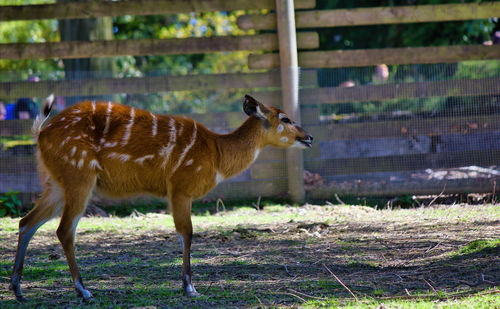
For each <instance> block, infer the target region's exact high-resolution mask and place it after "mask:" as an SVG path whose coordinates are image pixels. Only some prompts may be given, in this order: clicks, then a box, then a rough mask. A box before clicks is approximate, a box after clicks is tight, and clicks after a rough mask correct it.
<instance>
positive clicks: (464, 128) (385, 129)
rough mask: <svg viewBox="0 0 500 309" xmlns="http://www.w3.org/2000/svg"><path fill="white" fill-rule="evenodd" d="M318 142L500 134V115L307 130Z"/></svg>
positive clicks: (345, 125)
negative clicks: (494, 132)
mask: <svg viewBox="0 0 500 309" xmlns="http://www.w3.org/2000/svg"><path fill="white" fill-rule="evenodd" d="M305 128H306V129H307V130H308V131H309V133H311V134H312V135H313V136H314V138H315V140H319V141H325V140H356V139H369V138H408V137H412V136H438V135H443V134H464V135H465V134H471V133H486V132H492V131H500V115H479V116H463V117H433V118H420V117H418V116H415V118H412V119H403V120H385V121H365V122H354V123H333V124H326V125H315V126H306V127H305Z"/></svg>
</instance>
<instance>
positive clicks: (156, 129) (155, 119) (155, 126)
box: [150, 113, 158, 136]
mask: <svg viewBox="0 0 500 309" xmlns="http://www.w3.org/2000/svg"><path fill="white" fill-rule="evenodd" d="M150 114H151V117H153V128H152V129H151V134H152V135H153V136H156V133H157V132H158V119H157V118H156V115H155V114H153V113H150Z"/></svg>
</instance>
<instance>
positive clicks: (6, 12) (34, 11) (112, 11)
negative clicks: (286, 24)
mask: <svg viewBox="0 0 500 309" xmlns="http://www.w3.org/2000/svg"><path fill="white" fill-rule="evenodd" d="M294 3H295V8H297V9H308V8H314V7H315V6H316V0H295V1H294ZM275 7H276V4H275V1H274V0H253V1H248V0H231V1H227V0H203V1H199V0H139V1H137V0H121V1H86V2H58V3H54V4H40V5H9V6H2V7H1V9H0V21H12V20H32V19H72V18H94V17H103V16H123V15H163V14H177V13H189V12H214V11H235V10H263V9H267V10H273V9H274V8H275Z"/></svg>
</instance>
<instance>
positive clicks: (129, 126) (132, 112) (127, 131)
mask: <svg viewBox="0 0 500 309" xmlns="http://www.w3.org/2000/svg"><path fill="white" fill-rule="evenodd" d="M134 118H135V109H134V108H133V107H132V108H131V109H130V120H129V122H128V123H127V126H125V134H124V135H123V140H122V146H125V145H127V143H128V139H129V138H130V133H131V132H132V126H133V125H134Z"/></svg>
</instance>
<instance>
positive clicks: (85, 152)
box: [82, 150, 87, 158]
mask: <svg viewBox="0 0 500 309" xmlns="http://www.w3.org/2000/svg"><path fill="white" fill-rule="evenodd" d="M86 156H87V151H86V150H83V151H82V158H85V157H86Z"/></svg>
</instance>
